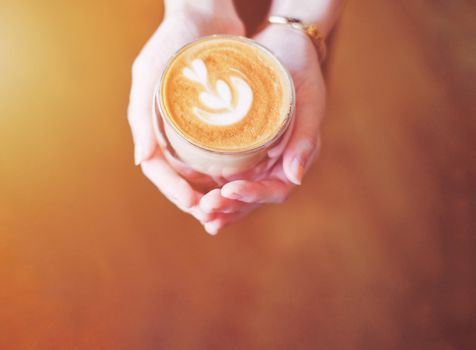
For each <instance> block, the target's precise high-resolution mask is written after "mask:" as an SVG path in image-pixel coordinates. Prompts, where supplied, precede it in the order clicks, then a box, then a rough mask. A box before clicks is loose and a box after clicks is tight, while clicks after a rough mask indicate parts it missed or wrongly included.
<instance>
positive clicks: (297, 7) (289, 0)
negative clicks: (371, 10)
mask: <svg viewBox="0 0 476 350" xmlns="http://www.w3.org/2000/svg"><path fill="white" fill-rule="evenodd" d="M343 3H344V1H343V0H273V2H272V4H271V9H270V15H280V16H287V17H296V18H298V19H300V20H302V21H303V22H304V23H310V24H315V25H317V27H318V28H319V30H320V31H321V32H322V34H323V35H324V36H327V35H328V34H329V33H330V31H331V30H332V27H333V26H334V24H335V22H336V20H337V18H338V16H339V13H340V10H341V7H342V5H343Z"/></svg>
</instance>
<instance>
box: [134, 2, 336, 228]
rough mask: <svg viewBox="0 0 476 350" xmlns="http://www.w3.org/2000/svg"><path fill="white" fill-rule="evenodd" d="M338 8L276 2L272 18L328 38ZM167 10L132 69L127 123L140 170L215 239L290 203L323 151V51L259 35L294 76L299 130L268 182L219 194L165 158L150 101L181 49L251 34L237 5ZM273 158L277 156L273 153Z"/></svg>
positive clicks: (277, 30)
mask: <svg viewBox="0 0 476 350" xmlns="http://www.w3.org/2000/svg"><path fill="white" fill-rule="evenodd" d="M197 3H199V5H197ZM338 3H339V1H331V0H327V1H321V2H318V3H317V5H318V6H317V5H316V2H315V1H314V0H312V1H311V0H301V1H294V2H293V3H291V2H290V1H288V0H275V1H274V2H273V4H272V7H271V13H274V14H286V15H290V16H295V17H298V18H305V19H306V20H307V21H308V23H316V24H319V25H320V26H321V27H322V31H323V32H324V33H328V31H329V30H330V28H331V27H332V25H333V22H334V21H335V18H336V17H337V16H336V13H337V8H338ZM165 5H166V13H165V18H164V20H163V22H162V23H161V25H160V26H159V28H158V29H157V31H156V32H155V33H154V34H153V35H152V37H151V38H150V39H149V41H148V42H147V43H146V45H145V46H144V48H143V49H142V51H141V52H140V54H139V55H138V57H137V58H136V60H135V61H134V64H133V67H132V87H131V93H130V102H129V109H128V120H129V124H130V126H131V130H132V135H133V140H134V145H135V147H134V150H135V151H134V152H135V155H134V157H135V163H136V164H137V165H140V167H141V169H142V171H143V173H144V175H145V176H146V177H147V178H148V179H149V180H150V181H151V182H152V183H153V184H154V185H155V186H156V187H157V188H158V189H159V190H160V191H161V192H162V193H163V194H164V195H165V196H166V197H167V198H168V199H169V200H170V201H171V202H173V203H174V204H175V205H176V206H177V207H178V208H180V209H181V210H183V211H185V212H187V213H189V214H191V215H193V216H194V217H195V218H196V219H197V220H199V221H200V223H201V224H202V225H203V226H204V228H205V230H206V231H207V232H208V233H209V234H216V233H217V232H218V231H219V230H220V229H222V228H223V227H224V226H226V225H229V224H231V223H233V222H235V221H237V220H239V219H241V218H243V217H244V216H246V215H247V214H248V213H250V212H252V211H253V210H255V209H256V208H258V207H260V206H261V205H263V204H267V203H281V202H283V201H284V200H286V198H287V197H288V196H289V194H290V193H291V192H292V190H293V189H294V188H295V187H296V186H298V185H300V184H301V182H302V179H303V177H304V174H305V172H306V171H307V169H308V168H309V166H310V165H311V164H312V162H313V160H314V159H315V158H316V156H317V154H318V152H319V148H320V138H319V125H320V122H321V120H322V118H323V115H324V107H325V84H324V80H323V77H322V72H321V68H320V64H319V58H318V56H317V53H316V50H315V48H314V46H313V44H312V42H311V40H310V39H309V38H308V37H307V35H306V34H304V33H302V32H300V31H298V30H295V29H292V28H288V27H284V26H279V25H271V26H268V27H266V28H265V29H264V30H263V31H262V32H260V33H258V35H257V36H256V37H254V39H255V40H257V41H258V42H260V43H261V44H263V45H264V46H266V47H268V48H269V49H271V51H273V52H274V53H275V54H276V55H277V56H278V57H279V58H280V59H281V61H282V62H283V64H284V65H285V66H286V68H287V69H288V70H289V72H290V73H291V75H292V78H293V81H294V84H295V88H296V115H295V124H294V129H293V131H292V134H291V138H290V141H289V143H288V145H287V146H286V148H285V150H284V152H283V154H282V155H281V156H280V159H279V160H278V162H277V163H276V165H275V166H274V167H273V168H272V169H271V170H270V171H269V173H268V174H267V176H266V177H265V178H264V179H263V180H261V181H258V182H254V181H247V180H239V181H231V182H227V183H224V184H220V185H221V186H217V185H216V183H215V182H214V181H213V179H211V178H209V179H206V176H204V175H202V174H198V173H196V172H194V171H192V170H191V169H187V168H186V166H184V165H183V164H180V162H175V161H174V160H173V159H170V157H166V156H165V154H164V152H163V151H162V148H161V144H160V143H161V138H159V139H158V140H157V138H156V137H155V135H154V129H153V124H152V120H153V119H152V118H153V113H152V108H151V101H152V100H153V93H154V88H155V86H156V84H157V83H158V81H159V79H160V76H161V73H162V71H163V70H164V68H165V65H166V63H167V61H168V59H169V58H170V57H171V56H172V55H173V54H174V53H175V52H176V51H177V50H178V49H179V48H181V47H182V46H184V45H185V44H187V43H189V42H191V41H193V40H196V39H198V38H200V37H202V36H206V35H210V34H233V35H244V26H243V23H242V22H241V20H240V19H239V17H238V15H237V14H236V12H235V10H234V8H233V4H232V3H231V1H227V0H221V1H218V0H202V1H200V2H197V1H195V2H191V1H187V0H180V1H179V0H175V1H166V2H165ZM300 11H301V12H302V16H301V17H300V16H299V12H300ZM217 13H219V15H216V14H217ZM313 16H314V17H313ZM184 24H186V25H184ZM321 27H320V28H321ZM268 155H269V156H270V157H273V156H274V155H273V154H272V150H270V151H269V153H268ZM197 182H200V183H201V184H203V183H207V184H208V186H202V190H197V186H192V185H193V184H196V183H197ZM203 188H207V190H203ZM208 189H210V190H208Z"/></svg>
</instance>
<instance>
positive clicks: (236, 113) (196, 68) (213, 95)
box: [182, 59, 253, 126]
mask: <svg viewBox="0 0 476 350" xmlns="http://www.w3.org/2000/svg"><path fill="white" fill-rule="evenodd" d="M182 73H183V75H184V76H185V77H186V78H187V79H189V80H191V81H194V82H196V83H198V84H200V85H202V87H203V90H204V91H202V92H201V93H200V94H199V96H198V97H199V98H198V99H197V102H198V101H200V102H201V104H203V106H205V107H207V109H208V110H204V109H202V108H200V107H198V106H194V107H193V108H192V111H193V113H194V114H195V116H196V117H197V118H199V119H200V120H201V121H203V122H204V123H207V124H210V125H221V126H224V125H231V124H234V123H237V122H239V121H240V120H241V119H243V118H244V117H245V116H246V115H247V114H248V112H249V110H250V108H251V105H252V103H253V91H252V90H251V87H250V86H249V85H248V83H247V82H246V81H244V80H243V79H241V78H240V77H237V76H231V75H230V77H229V81H230V83H231V88H230V86H229V85H228V83H227V82H225V81H224V80H221V79H219V80H217V81H216V83H215V88H214V89H213V88H212V87H211V83H210V81H209V79H208V70H207V67H206V65H205V63H204V62H203V60H201V59H194V60H193V61H192V63H191V65H190V66H189V67H185V68H184V69H183V70H182ZM233 97H235V98H234V99H233ZM233 100H234V101H236V102H235V103H233Z"/></svg>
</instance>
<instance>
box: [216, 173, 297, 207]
mask: <svg viewBox="0 0 476 350" xmlns="http://www.w3.org/2000/svg"><path fill="white" fill-rule="evenodd" d="M292 188H293V185H292V184H291V183H289V182H285V181H282V180H279V179H272V180H263V181H259V182H252V181H246V180H238V181H233V182H230V183H228V184H226V185H225V186H223V188H222V189H221V194H222V196H223V197H226V198H230V199H236V200H239V201H242V202H245V203H282V202H284V201H285V200H286V198H287V197H288V195H289V193H290V192H291V190H292Z"/></svg>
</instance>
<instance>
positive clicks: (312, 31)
mask: <svg viewBox="0 0 476 350" xmlns="http://www.w3.org/2000/svg"><path fill="white" fill-rule="evenodd" d="M268 23H270V24H281V25H286V26H288V27H291V28H294V29H299V30H301V31H303V32H304V33H306V34H307V36H308V37H309V38H310V39H311V41H312V43H313V44H314V47H315V48H316V50H317V55H318V56H319V60H320V62H321V63H322V62H324V60H325V59H326V52H327V47H326V42H325V40H324V36H323V35H322V34H321V32H320V31H319V30H318V29H317V27H316V26H314V25H312V24H304V23H303V22H302V21H301V20H300V19H297V18H293V17H284V16H269V17H268Z"/></svg>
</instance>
